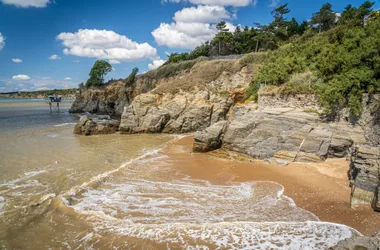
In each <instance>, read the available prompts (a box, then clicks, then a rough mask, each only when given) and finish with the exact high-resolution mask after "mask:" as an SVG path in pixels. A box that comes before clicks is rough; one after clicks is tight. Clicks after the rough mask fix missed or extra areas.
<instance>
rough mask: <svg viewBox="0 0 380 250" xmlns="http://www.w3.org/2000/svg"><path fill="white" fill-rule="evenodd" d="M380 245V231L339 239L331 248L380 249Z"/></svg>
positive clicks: (344, 249) (350, 249) (338, 249)
mask: <svg viewBox="0 0 380 250" xmlns="http://www.w3.org/2000/svg"><path fill="white" fill-rule="evenodd" d="M379 247H380V232H378V233H377V234H375V235H373V236H372V237H368V236H356V237H353V238H350V239H345V240H342V241H339V242H338V244H337V245H336V246H334V247H331V248H329V249H330V250H362V249H363V250H364V249H365V250H378V249H379Z"/></svg>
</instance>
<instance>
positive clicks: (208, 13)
mask: <svg viewBox="0 0 380 250" xmlns="http://www.w3.org/2000/svg"><path fill="white" fill-rule="evenodd" d="M229 18H230V13H229V12H228V11H227V10H226V9H225V8H224V7H222V6H209V5H199V6H197V7H196V8H195V7H191V8H184V9H182V10H180V11H177V12H176V13H175V14H174V18H173V19H174V20H175V21H176V22H186V23H189V22H197V23H216V22H219V21H220V20H222V19H229Z"/></svg>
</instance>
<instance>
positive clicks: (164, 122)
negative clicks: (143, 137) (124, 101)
mask: <svg viewBox="0 0 380 250" xmlns="http://www.w3.org/2000/svg"><path fill="white" fill-rule="evenodd" d="M231 105H232V100H231V99H230V98H229V97H228V96H225V97H222V96H220V95H215V94H213V93H211V92H209V91H199V92H195V93H185V92H181V93H178V94H170V93H169V94H154V93H147V94H142V95H139V96H137V97H136V98H135V100H134V101H133V103H132V104H131V105H130V106H128V107H126V108H125V110H124V113H123V115H122V117H121V124H120V131H122V132H124V133H160V132H164V133H188V132H194V131H197V130H202V129H205V128H207V127H209V126H210V125H212V124H214V123H216V122H218V121H220V120H225V119H226V115H227V112H228V110H229V108H230V106H231Z"/></svg>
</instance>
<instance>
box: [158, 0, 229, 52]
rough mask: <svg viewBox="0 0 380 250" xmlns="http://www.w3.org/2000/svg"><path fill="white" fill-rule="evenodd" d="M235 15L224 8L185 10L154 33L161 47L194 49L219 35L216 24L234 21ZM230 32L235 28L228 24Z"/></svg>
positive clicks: (199, 7) (192, 8)
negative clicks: (229, 20)
mask: <svg viewBox="0 0 380 250" xmlns="http://www.w3.org/2000/svg"><path fill="white" fill-rule="evenodd" d="M232 17H233V15H232V16H231V14H230V13H229V12H228V11H227V10H226V9H225V8H224V7H223V6H208V5H206V6H197V7H196V8H195V7H191V8H184V9H182V10H180V11H177V12H176V13H175V14H174V17H173V19H174V21H175V22H172V23H170V24H169V23H161V24H160V26H159V27H158V28H157V29H155V30H153V31H152V35H153V37H154V40H155V42H156V43H157V44H158V45H159V46H167V47H169V48H174V49H194V48H195V47H197V46H199V45H201V44H203V43H204V42H206V41H209V40H211V39H213V38H214V36H215V35H216V33H217V30H216V23H218V22H219V21H220V20H222V19H232ZM227 28H229V29H230V31H234V30H235V28H236V27H235V26H234V25H233V24H231V23H227Z"/></svg>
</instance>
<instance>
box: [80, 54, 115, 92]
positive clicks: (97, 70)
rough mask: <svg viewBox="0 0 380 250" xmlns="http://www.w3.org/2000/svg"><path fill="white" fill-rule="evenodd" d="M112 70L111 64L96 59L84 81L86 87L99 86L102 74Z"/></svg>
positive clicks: (101, 81)
mask: <svg viewBox="0 0 380 250" xmlns="http://www.w3.org/2000/svg"><path fill="white" fill-rule="evenodd" d="M111 71H112V66H111V64H109V63H108V62H106V61H104V60H97V61H96V62H95V64H94V66H92V69H91V71H90V74H89V76H90V78H89V79H88V80H87V82H86V87H90V86H100V85H102V84H103V82H104V76H105V75H106V74H107V73H108V72H111Z"/></svg>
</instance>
